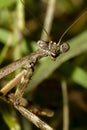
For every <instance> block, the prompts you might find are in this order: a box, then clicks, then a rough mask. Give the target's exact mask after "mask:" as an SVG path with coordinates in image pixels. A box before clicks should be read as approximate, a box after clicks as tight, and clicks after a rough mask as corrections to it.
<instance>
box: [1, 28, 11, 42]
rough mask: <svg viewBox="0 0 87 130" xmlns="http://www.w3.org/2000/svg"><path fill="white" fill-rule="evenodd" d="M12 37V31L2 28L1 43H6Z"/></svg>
mask: <svg viewBox="0 0 87 130" xmlns="http://www.w3.org/2000/svg"><path fill="white" fill-rule="evenodd" d="M10 35H11V32H10V31H7V30H4V29H1V28H0V41H1V42H3V43H6V42H7V41H8V37H9V36H10Z"/></svg>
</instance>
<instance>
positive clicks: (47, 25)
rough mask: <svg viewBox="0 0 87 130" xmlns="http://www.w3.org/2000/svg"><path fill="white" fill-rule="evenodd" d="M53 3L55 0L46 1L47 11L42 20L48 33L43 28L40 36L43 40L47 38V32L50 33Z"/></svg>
mask: <svg viewBox="0 0 87 130" xmlns="http://www.w3.org/2000/svg"><path fill="white" fill-rule="evenodd" d="M55 3H56V0H49V2H48V7H47V12H46V16H45V20H44V28H45V29H46V31H47V33H48V35H47V34H46V32H45V31H44V29H43V31H42V36H41V39H44V40H45V41H47V40H48V39H49V34H50V30H51V26H52V21H53V14H54V10H55Z"/></svg>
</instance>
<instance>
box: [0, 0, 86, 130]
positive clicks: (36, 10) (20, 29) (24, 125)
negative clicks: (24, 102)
mask: <svg viewBox="0 0 87 130" xmlns="http://www.w3.org/2000/svg"><path fill="white" fill-rule="evenodd" d="M24 2H25V4H24V5H23V3H22V2H21V1H20V0H7V1H5V0H0V68H2V67H3V66H5V65H7V64H9V63H12V62H14V61H15V60H16V59H19V58H21V57H23V56H25V55H29V54H30V53H31V52H33V51H35V50H36V49H37V48H38V47H37V44H36V42H37V41H38V40H39V39H40V37H41V33H42V29H43V28H41V26H40V24H42V25H43V23H44V18H45V14H46V9H47V6H48V4H47V3H48V1H46V0H37V1H36V0H25V1H24ZM86 3H87V1H86V0H61V1H60V0H56V6H55V12H54V16H53V17H54V19H53V22H52V27H51V33H50V37H51V39H52V40H53V41H56V42H58V40H59V38H60V37H61V35H62V34H63V32H64V31H65V30H66V29H67V28H68V27H69V26H70V25H71V24H72V23H73V22H74V21H75V20H76V19H77V18H78V17H79V16H80V15H81V14H82V13H83V12H85V11H87V4H86ZM31 14H33V15H34V16H35V17H36V19H35V17H34V16H32V15H31ZM39 22H40V24H39ZM62 41H64V42H65V41H66V42H67V43H69V45H70V50H69V51H68V52H67V53H65V54H62V55H60V56H59V57H58V58H57V59H56V61H52V60H51V59H50V58H49V57H47V58H43V59H41V60H40V61H39V62H38V63H37V65H36V67H35V72H34V74H33V77H32V79H31V81H30V84H29V85H28V87H27V89H26V92H25V97H26V98H28V99H30V100H31V101H33V102H35V103H37V104H39V105H40V106H42V107H47V108H50V109H52V110H53V111H54V113H55V114H54V116H53V117H51V118H47V117H41V118H42V119H44V120H45V121H46V122H47V123H48V124H50V125H51V126H52V127H53V128H55V129H56V130H59V129H60V130H62V129H63V122H64V118H63V108H64V104H63V89H62V83H63V81H64V82H65V83H66V88H67V93H68V94H67V97H68V107H69V117H66V120H67V118H68V120H69V130H87V13H86V14H85V15H83V17H82V18H80V20H79V21H78V22H77V23H76V24H75V25H73V27H72V28H71V29H70V30H69V31H68V33H67V34H66V35H65V36H64V37H63V40H62ZM15 74H16V73H12V74H11V75H9V76H7V77H5V78H3V79H1V80H0V87H1V88H2V87H3V85H4V84H6V83H7V82H8V81H9V80H10V79H11V78H12V77H14V76H15ZM1 129H2V130H13V129H14V130H36V129H37V128H36V127H35V126H33V125H32V123H30V122H29V121H27V120H26V119H25V118H24V117H22V116H21V115H20V114H19V113H18V112H17V111H15V110H14V109H13V107H11V106H9V105H8V104H6V103H5V102H4V101H2V100H0V130H1Z"/></svg>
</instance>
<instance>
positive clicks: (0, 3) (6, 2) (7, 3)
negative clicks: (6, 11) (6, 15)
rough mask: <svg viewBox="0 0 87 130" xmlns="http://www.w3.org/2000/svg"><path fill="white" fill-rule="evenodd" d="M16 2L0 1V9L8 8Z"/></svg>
mask: <svg viewBox="0 0 87 130" xmlns="http://www.w3.org/2000/svg"><path fill="white" fill-rule="evenodd" d="M15 1H16V0H6V1H5V0H0V9H1V8H3V7H8V6H10V5H11V4H13V3H14V2H15Z"/></svg>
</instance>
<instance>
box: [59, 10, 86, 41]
mask: <svg viewBox="0 0 87 130" xmlns="http://www.w3.org/2000/svg"><path fill="white" fill-rule="evenodd" d="M86 13H87V10H86V11H84V12H83V13H82V14H81V15H80V16H79V17H78V18H77V19H76V20H75V21H74V22H73V23H72V24H71V25H70V26H69V27H68V28H67V29H66V30H65V31H64V33H63V34H62V36H61V37H60V39H59V42H58V44H61V41H62V39H63V37H64V36H65V34H66V33H67V32H68V31H69V30H70V29H71V28H72V27H73V25H75V24H76V23H77V22H78V21H79V20H80V19H81V18H82V17H83V16H84V15H85V14H86Z"/></svg>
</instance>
